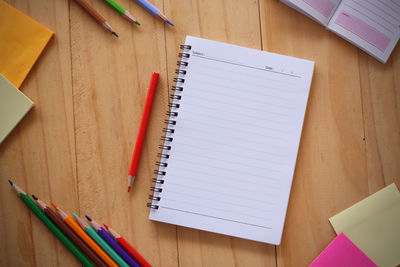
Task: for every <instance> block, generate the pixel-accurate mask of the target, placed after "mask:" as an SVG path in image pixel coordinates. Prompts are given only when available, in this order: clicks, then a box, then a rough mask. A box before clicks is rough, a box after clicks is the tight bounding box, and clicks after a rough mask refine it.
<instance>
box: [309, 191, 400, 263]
mask: <svg viewBox="0 0 400 267" xmlns="http://www.w3.org/2000/svg"><path fill="white" fill-rule="evenodd" d="M329 221H330V222H331V224H332V226H333V228H334V229H335V231H336V233H337V234H338V236H337V237H336V239H335V240H334V241H333V242H332V243H331V244H330V245H329V246H328V247H327V248H326V249H325V250H324V251H323V252H322V253H321V254H320V255H319V256H318V258H316V259H315V260H314V261H313V263H312V264H311V265H310V266H312V267H317V266H349V267H350V266H355V267H357V266H360V267H361V266H376V265H378V266H380V267H394V266H399V265H400V193H399V190H398V189H397V187H396V185H395V184H394V183H393V184H391V185H389V186H387V187H385V188H383V189H382V190H380V191H378V192H376V193H375V194H373V195H371V196H369V197H367V198H366V199H364V200H362V201H360V202H358V203H356V204H355V205H353V206H351V207H350V208H348V209H346V210H344V211H342V212H340V213H339V214H337V215H335V216H333V217H331V218H330V219H329Z"/></svg>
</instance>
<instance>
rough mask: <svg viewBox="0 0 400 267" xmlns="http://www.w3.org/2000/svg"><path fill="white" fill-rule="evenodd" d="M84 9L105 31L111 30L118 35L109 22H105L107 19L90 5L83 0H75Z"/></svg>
mask: <svg viewBox="0 0 400 267" xmlns="http://www.w3.org/2000/svg"><path fill="white" fill-rule="evenodd" d="M75 1H76V2H77V3H78V4H79V5H80V6H81V7H82V8H83V9H84V10H86V12H87V13H89V15H90V16H92V18H94V19H95V20H96V21H97V22H98V23H99V24H100V25H101V26H102V27H103V28H104V29H106V30H107V31H109V32H111V33H112V34H114V35H115V36H116V37H118V34H116V32H115V31H114V29H113V28H112V27H111V25H110V23H108V22H107V20H106V19H105V18H104V17H103V16H102V15H100V14H99V12H97V11H96V10H95V9H94V8H93V7H91V6H90V5H89V4H88V3H87V2H86V1H85V0H75Z"/></svg>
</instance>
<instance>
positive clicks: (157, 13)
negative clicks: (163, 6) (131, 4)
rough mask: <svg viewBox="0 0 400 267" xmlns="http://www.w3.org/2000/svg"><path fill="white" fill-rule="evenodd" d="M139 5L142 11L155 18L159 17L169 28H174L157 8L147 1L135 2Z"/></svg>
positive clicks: (139, 0) (137, 0)
mask: <svg viewBox="0 0 400 267" xmlns="http://www.w3.org/2000/svg"><path fill="white" fill-rule="evenodd" d="M135 1H136V2H137V3H138V4H139V5H141V6H142V7H143V8H144V9H146V10H147V11H149V12H150V13H151V14H152V15H153V16H155V17H160V18H161V19H162V20H164V21H165V22H166V23H168V24H169V25H171V26H174V24H173V23H172V22H171V21H170V20H168V18H167V17H166V16H165V15H164V14H163V13H162V12H161V11H160V10H158V8H156V7H155V6H153V4H152V3H150V2H149V1H147V0H135Z"/></svg>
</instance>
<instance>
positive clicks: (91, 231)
mask: <svg viewBox="0 0 400 267" xmlns="http://www.w3.org/2000/svg"><path fill="white" fill-rule="evenodd" d="M72 214H73V215H74V217H75V218H79V217H78V215H76V214H75V213H72ZM83 229H84V230H85V232H86V233H87V234H88V235H89V236H90V237H91V238H92V239H93V240H94V241H96V243H97V244H98V245H99V246H100V247H101V248H102V249H103V250H104V251H105V252H106V253H107V254H108V255H109V256H110V257H111V258H112V259H113V260H114V261H115V262H116V263H117V264H118V265H120V266H126V265H128V264H127V263H126V262H125V261H124V260H123V259H122V258H121V257H120V256H119V255H118V254H117V252H115V250H114V249H112V247H110V245H108V244H107V242H106V241H104V240H103V238H101V236H99V234H98V233H97V232H96V230H94V229H93V227H92V226H89V227H83Z"/></svg>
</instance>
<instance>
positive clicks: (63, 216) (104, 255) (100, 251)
mask: <svg viewBox="0 0 400 267" xmlns="http://www.w3.org/2000/svg"><path fill="white" fill-rule="evenodd" d="M51 205H53V207H54V208H55V209H56V211H57V213H58V215H60V217H61V219H62V220H64V222H65V223H66V224H67V225H68V226H69V227H70V228H71V229H72V230H73V231H74V232H75V233H76V234H77V235H79V237H80V238H81V239H82V240H83V241H85V243H86V244H87V245H88V246H89V247H91V248H92V249H93V251H94V252H96V253H97V255H99V257H100V258H101V259H102V260H103V261H104V262H105V263H106V264H107V265H108V266H110V267H118V265H117V264H116V263H115V262H114V261H113V260H112V259H111V258H110V257H109V256H108V255H107V253H105V252H104V251H103V249H102V248H100V247H99V246H98V245H97V243H96V242H94V241H93V239H92V238H91V237H90V236H89V235H88V234H87V233H86V232H85V231H83V230H82V228H81V227H80V226H79V225H78V223H76V222H75V221H74V220H73V219H72V218H71V217H70V216H68V215H67V214H66V213H65V212H64V211H63V210H62V209H60V208H59V207H57V206H56V205H55V204H54V203H51Z"/></svg>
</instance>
